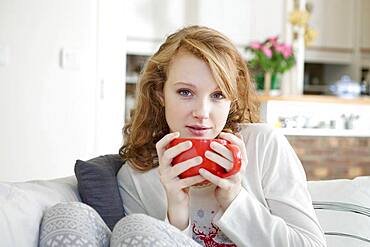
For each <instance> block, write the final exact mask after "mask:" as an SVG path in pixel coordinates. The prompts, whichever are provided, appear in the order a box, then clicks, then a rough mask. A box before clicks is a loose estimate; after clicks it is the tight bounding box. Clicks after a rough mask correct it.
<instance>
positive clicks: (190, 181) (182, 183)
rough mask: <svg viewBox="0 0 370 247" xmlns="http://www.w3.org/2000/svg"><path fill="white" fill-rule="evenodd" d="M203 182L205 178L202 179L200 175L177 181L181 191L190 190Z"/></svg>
mask: <svg viewBox="0 0 370 247" xmlns="http://www.w3.org/2000/svg"><path fill="white" fill-rule="evenodd" d="M203 181H204V177H202V176H200V175H197V176H193V177H188V178H184V179H180V180H178V181H177V183H178V186H179V187H180V188H181V189H185V188H188V187H190V186H193V185H195V184H198V183H201V182H203Z"/></svg>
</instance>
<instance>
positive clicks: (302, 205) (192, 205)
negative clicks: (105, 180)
mask: <svg viewBox="0 0 370 247" xmlns="http://www.w3.org/2000/svg"><path fill="white" fill-rule="evenodd" d="M258 122H259V112H258V103H257V97H256V93H255V90H254V88H253V85H252V83H251V80H250V76H249V72H248V69H247V67H246V65H245V63H244V61H243V59H242V57H241V56H240V54H239V53H238V51H237V50H236V48H235V47H234V46H233V45H232V43H231V42H230V40H229V39H228V38H226V37H225V36H224V35H222V34H220V33H219V32H217V31H215V30H212V29H209V28H206V27H199V26H191V27H187V28H184V29H181V30H179V31H178V32H176V33H174V34H172V35H170V36H169V37H168V38H167V39H166V41H165V42H164V44H162V45H161V47H160V48H159V50H158V51H157V52H156V53H155V54H154V55H153V56H152V57H150V58H149V60H148V62H147V64H146V66H145V67H144V69H143V72H142V74H141V77H140V79H139V83H138V91H137V104H136V108H135V110H134V111H133V112H132V113H131V121H130V122H129V123H128V124H127V125H126V127H125V128H124V134H125V141H124V145H123V146H122V147H121V149H120V155H121V157H122V158H123V159H125V160H127V164H128V165H125V166H123V167H122V168H121V170H120V171H119V173H118V180H119V184H120V191H121V196H122V198H123V201H124V207H125V210H126V212H127V213H128V214H134V215H135V214H137V213H140V214H144V215H147V216H150V217H147V216H140V217H144V218H145V217H147V220H148V221H152V220H154V219H153V218H156V219H158V220H160V221H164V222H160V221H155V222H156V224H158V225H159V228H158V229H162V230H163V229H167V228H166V226H168V229H171V230H169V232H171V234H172V236H176V238H179V239H181V238H182V237H183V238H184V239H186V236H188V237H190V238H192V239H193V240H194V241H195V242H197V243H199V244H201V245H203V246H261V247H265V246H279V247H281V246H295V247H297V246H305V247H307V246H326V244H325V239H324V236H323V233H322V231H321V228H320V226H319V223H318V220H317V218H316V215H315V212H314V209H313V207H312V201H311V197H310V194H309V192H308V189H307V183H306V177H305V173H304V170H303V168H302V165H301V163H300V161H299V159H298V158H297V156H296V154H295V153H294V151H293V149H292V148H291V146H290V145H289V143H288V142H287V140H286V139H285V137H284V136H282V135H280V134H279V133H277V132H276V131H274V130H273V129H271V128H269V127H268V126H266V125H265V124H261V123H258ZM176 137H190V138H202V139H213V138H221V139H225V140H227V141H229V142H231V143H233V144H235V145H237V146H238V148H239V150H240V151H241V154H242V167H241V170H240V171H239V172H238V173H236V174H235V175H232V176H230V177H228V178H220V177H217V176H216V175H213V174H212V173H210V172H208V171H206V170H204V169H201V170H200V171H199V173H200V174H199V175H197V176H193V177H190V178H184V179H180V178H179V177H178V175H179V174H181V173H182V172H184V171H186V170H187V169H189V168H191V167H193V166H197V165H199V164H200V163H201V162H202V159H201V158H200V157H195V158H192V159H190V160H187V161H185V162H183V163H182V164H181V165H176V166H172V165H171V161H172V159H173V158H174V157H176V156H177V155H178V154H180V153H182V152H183V151H185V150H187V149H189V148H190V147H191V143H188V142H183V143H180V144H178V145H176V146H174V147H172V148H167V147H168V144H169V143H170V142H171V141H172V140H173V139H175V138H176ZM211 148H212V149H213V151H212V152H207V153H206V157H207V158H208V159H210V160H212V161H214V162H216V163H217V164H219V165H220V166H222V167H224V168H225V169H226V170H229V169H230V168H231V163H232V161H233V160H232V156H231V152H230V150H228V149H226V148H225V147H224V146H222V145H217V143H213V144H212V145H211ZM205 180H206V181H208V183H206V184H205V185H204V183H203V182H204V181H205ZM200 184H201V185H200ZM129 217H130V216H129ZM129 217H127V219H129ZM140 217H139V218H137V220H136V221H135V220H132V224H133V225H135V224H136V226H138V225H140V222H142V223H143V224H144V222H147V221H146V220H143V219H142V218H140ZM135 222H136V223H135ZM126 223H127V222H126ZM126 225H127V224H126ZM172 226H174V227H176V228H177V229H178V230H179V231H181V232H182V233H181V232H179V231H177V230H175V231H174V230H173V227H172ZM121 227H124V226H123V224H120V223H119V224H118V226H117V229H119V228H121ZM143 229H144V228H143ZM127 231H128V230H127V229H126V232H127ZM163 231H164V232H166V230H163ZM163 231H162V233H163ZM176 231H177V233H175V232H176ZM121 232H123V230H121ZM154 232H155V231H154ZM115 234H118V233H115V232H113V236H114V235H115ZM158 234H159V233H158ZM118 235H119V234H118ZM149 235H150V234H149ZM152 235H155V234H152ZM193 240H189V243H190V242H191V243H192V244H195V242H194V241H193ZM183 241H185V240H183Z"/></svg>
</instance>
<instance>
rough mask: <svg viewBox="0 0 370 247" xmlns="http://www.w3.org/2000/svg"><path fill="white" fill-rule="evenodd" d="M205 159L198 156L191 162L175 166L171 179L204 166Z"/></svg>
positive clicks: (187, 161) (172, 169)
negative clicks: (191, 169) (195, 167)
mask: <svg viewBox="0 0 370 247" xmlns="http://www.w3.org/2000/svg"><path fill="white" fill-rule="evenodd" d="M202 162H203V159H202V157H200V156H196V157H194V158H191V159H189V160H186V161H184V162H181V163H178V164H176V165H175V166H173V167H172V168H171V177H177V176H178V175H180V174H181V173H183V172H184V171H186V170H188V169H190V168H192V167H194V166H198V165H200V164H202Z"/></svg>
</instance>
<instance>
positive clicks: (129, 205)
mask: <svg viewBox="0 0 370 247" xmlns="http://www.w3.org/2000/svg"><path fill="white" fill-rule="evenodd" d="M117 181H118V188H119V191H120V194H121V197H122V201H123V207H124V209H125V212H126V214H127V215H130V214H139V213H141V214H146V215H150V213H149V212H147V210H146V209H145V204H144V202H143V201H142V200H141V199H140V195H139V193H138V191H137V187H136V186H135V183H134V179H133V178H132V174H131V173H130V172H129V168H128V167H123V168H122V169H121V170H120V171H119V172H118V174H117ZM157 206H158V207H160V206H159V205H157ZM161 220H163V218H162V219H161ZM164 221H165V222H166V223H168V224H171V223H170V221H169V220H168V216H167V214H166V217H165V219H164ZM182 232H183V233H184V234H185V235H187V236H189V237H190V238H191V237H192V230H191V220H190V219H189V223H188V226H187V227H186V228H185V229H184V230H182Z"/></svg>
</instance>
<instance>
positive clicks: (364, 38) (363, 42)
mask: <svg viewBox="0 0 370 247" xmlns="http://www.w3.org/2000/svg"><path fill="white" fill-rule="evenodd" d="M360 33H361V36H360V47H361V48H363V49H367V50H370V0H361V32H360Z"/></svg>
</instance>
